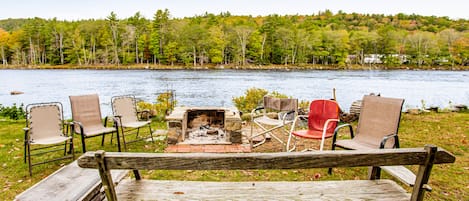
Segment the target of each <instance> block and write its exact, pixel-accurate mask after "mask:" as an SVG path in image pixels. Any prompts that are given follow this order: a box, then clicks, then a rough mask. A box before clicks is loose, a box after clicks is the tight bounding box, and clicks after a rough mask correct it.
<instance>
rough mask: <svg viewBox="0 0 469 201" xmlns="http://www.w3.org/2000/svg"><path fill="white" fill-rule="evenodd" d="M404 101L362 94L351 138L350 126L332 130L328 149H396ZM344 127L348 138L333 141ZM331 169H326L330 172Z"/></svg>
mask: <svg viewBox="0 0 469 201" xmlns="http://www.w3.org/2000/svg"><path fill="white" fill-rule="evenodd" d="M403 103H404V99H398V98H385V97H381V96H370V95H366V96H364V97H363V101H362V105H361V110H360V116H359V118H358V125H357V129H356V133H355V135H354V132H353V128H352V126H351V125H350V124H344V125H341V126H339V127H337V128H336V130H335V131H334V136H333V138H332V150H335V148H336V147H341V148H344V149H362V150H363V149H383V148H399V137H398V135H397V133H398V129H399V122H400V119H401V111H402V105H403ZM344 127H348V128H349V131H350V137H351V139H347V140H337V133H338V131H339V130H340V129H341V128H344ZM331 171H332V169H329V173H331Z"/></svg>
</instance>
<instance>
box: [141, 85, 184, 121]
mask: <svg viewBox="0 0 469 201" xmlns="http://www.w3.org/2000/svg"><path fill="white" fill-rule="evenodd" d="M174 106H176V100H174V96H173V92H171V91H168V92H164V93H161V94H159V95H158V96H157V97H156V103H155V104H152V103H148V102H144V101H140V102H138V103H137V107H138V109H139V110H149V111H150V113H151V116H152V117H156V118H157V119H158V120H163V119H164V117H165V116H166V115H167V114H169V112H171V111H172V110H173V109H174Z"/></svg>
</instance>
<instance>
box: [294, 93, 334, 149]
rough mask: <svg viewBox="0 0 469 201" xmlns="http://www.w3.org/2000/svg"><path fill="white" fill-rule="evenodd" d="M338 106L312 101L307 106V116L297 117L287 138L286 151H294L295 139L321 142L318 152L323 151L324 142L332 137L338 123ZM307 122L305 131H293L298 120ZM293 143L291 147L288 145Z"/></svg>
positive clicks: (327, 102) (326, 101) (329, 101)
mask: <svg viewBox="0 0 469 201" xmlns="http://www.w3.org/2000/svg"><path fill="white" fill-rule="evenodd" d="M339 113H340V109H339V105H338V104H337V102H336V101H333V100H314V101H312V102H311V104H310V106H309V113H308V115H298V116H297V117H296V118H295V121H294V122H293V126H292V128H291V131H290V135H289V136H288V142H287V147H286V150H287V151H289V152H290V151H294V150H295V149H296V138H303V139H313V140H321V146H320V150H321V151H322V150H323V147H324V140H325V139H326V138H330V137H332V136H333V135H334V129H335V128H336V127H337V124H338V122H339ZM305 119H307V120H308V129H307V130H295V128H296V125H297V122H298V121H299V120H305ZM292 140H293V141H294V142H293V147H292V148H290V144H291V143H292Z"/></svg>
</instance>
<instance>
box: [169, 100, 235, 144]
mask: <svg viewBox="0 0 469 201" xmlns="http://www.w3.org/2000/svg"><path fill="white" fill-rule="evenodd" d="M166 119H167V120H168V144H193V145H206V144H214V145H216V144H221V145H230V144H241V143H242V131H241V129H242V127H241V124H242V123H241V118H240V116H239V112H238V110H236V109H234V108H221V107H192V108H188V107H176V108H175V110H174V111H173V112H172V113H171V114H170V115H168V116H167V117H166Z"/></svg>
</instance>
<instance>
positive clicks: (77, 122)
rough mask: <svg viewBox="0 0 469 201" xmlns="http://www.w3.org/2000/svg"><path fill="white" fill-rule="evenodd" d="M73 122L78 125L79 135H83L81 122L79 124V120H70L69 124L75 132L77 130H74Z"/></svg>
mask: <svg viewBox="0 0 469 201" xmlns="http://www.w3.org/2000/svg"><path fill="white" fill-rule="evenodd" d="M75 124H76V125H78V127H80V134H81V135H84V134H83V133H84V129H83V124H81V122H79V121H72V122H70V126H71V127H72V133H77V132H76V131H75Z"/></svg>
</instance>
